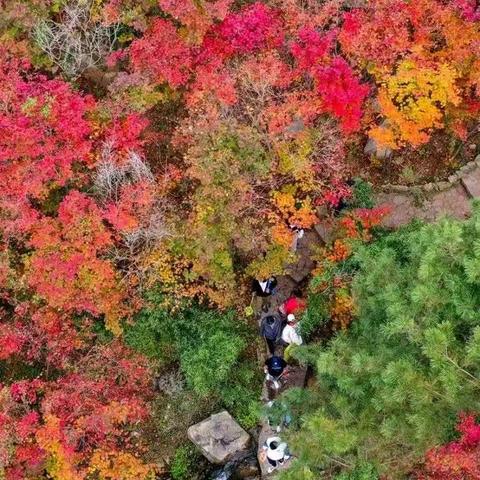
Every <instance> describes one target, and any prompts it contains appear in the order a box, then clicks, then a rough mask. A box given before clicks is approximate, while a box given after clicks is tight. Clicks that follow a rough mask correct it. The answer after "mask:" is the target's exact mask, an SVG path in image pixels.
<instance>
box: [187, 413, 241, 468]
mask: <svg viewBox="0 0 480 480" xmlns="http://www.w3.org/2000/svg"><path fill="white" fill-rule="evenodd" d="M187 434H188V438H189V439H190V440H191V441H192V442H193V443H194V444H195V445H196V446H197V447H198V448H199V449H200V451H201V452H202V454H203V455H204V456H205V457H206V458H207V459H208V460H209V461H210V462H212V463H216V464H224V463H227V462H229V461H231V460H238V459H240V458H244V457H245V456H246V455H248V447H249V445H250V435H249V434H248V433H247V432H246V431H245V430H244V429H243V428H242V427H240V425H239V424H238V423H237V422H236V421H235V420H234V418H233V417H232V416H231V415H230V414H229V413H228V412H227V411H225V410H224V411H222V412H220V413H216V414H214V415H212V416H210V417H209V418H207V419H205V420H203V421H202V422H200V423H197V424H196V425H192V426H191V427H190V428H189V429H188V432H187Z"/></svg>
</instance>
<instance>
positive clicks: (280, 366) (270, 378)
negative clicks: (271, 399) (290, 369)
mask: <svg viewBox="0 0 480 480" xmlns="http://www.w3.org/2000/svg"><path fill="white" fill-rule="evenodd" d="M286 367H287V362H286V361H285V360H284V359H283V358H282V357H279V356H278V355H272V356H271V357H270V358H267V360H265V374H266V377H265V380H266V382H267V383H271V384H273V387H274V389H275V390H276V391H278V390H279V389H280V378H281V377H282V375H283V374H284V373H285V369H286Z"/></svg>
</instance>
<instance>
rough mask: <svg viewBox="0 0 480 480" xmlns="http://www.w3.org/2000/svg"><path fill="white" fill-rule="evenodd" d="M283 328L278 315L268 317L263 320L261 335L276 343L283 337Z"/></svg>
mask: <svg viewBox="0 0 480 480" xmlns="http://www.w3.org/2000/svg"><path fill="white" fill-rule="evenodd" d="M282 327H283V322H282V320H281V319H280V317H279V316H278V315H267V316H266V317H264V318H263V319H262V326H261V328H260V334H261V335H262V337H265V338H266V339H267V340H272V341H274V342H276V341H278V340H280V338H281V336H282Z"/></svg>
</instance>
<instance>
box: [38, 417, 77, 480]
mask: <svg viewBox="0 0 480 480" xmlns="http://www.w3.org/2000/svg"><path fill="white" fill-rule="evenodd" d="M35 436H36V440H37V443H38V445H39V446H40V447H41V448H42V449H43V450H45V451H46V452H47V454H48V455H49V460H48V461H47V472H48V473H49V475H50V477H51V478H52V479H54V480H82V479H83V475H81V474H80V473H78V472H77V470H76V468H75V464H76V456H75V453H74V452H73V451H68V450H67V449H66V447H65V446H64V445H63V443H62V441H61V437H62V433H61V429H60V420H59V419H58V418H57V417H55V416H54V415H45V423H44V425H43V426H42V427H41V428H39V430H38V431H37V433H36V435H35Z"/></svg>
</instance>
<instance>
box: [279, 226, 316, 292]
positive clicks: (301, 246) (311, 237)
mask: <svg viewBox="0 0 480 480" xmlns="http://www.w3.org/2000/svg"><path fill="white" fill-rule="evenodd" d="M320 245H321V242H320V239H319V238H318V235H317V234H316V233H315V232H314V231H312V230H307V231H305V234H304V235H303V237H302V238H301V239H299V240H298V244H297V251H296V254H297V262H296V263H294V264H292V265H289V266H288V267H287V270H286V273H287V275H289V276H290V277H291V278H292V279H293V280H294V281H295V282H296V283H300V282H302V281H303V280H305V279H306V278H307V277H308V276H309V275H310V273H311V271H312V270H313V268H314V267H315V262H314V261H313V260H312V258H311V257H312V255H313V253H314V248H315V247H318V246H320Z"/></svg>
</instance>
